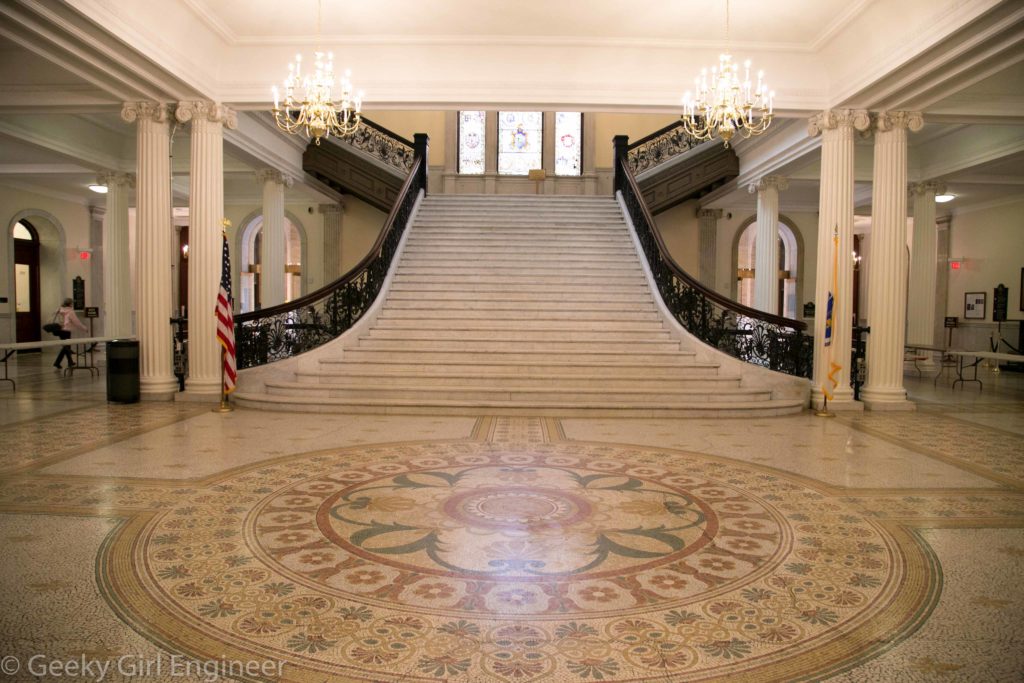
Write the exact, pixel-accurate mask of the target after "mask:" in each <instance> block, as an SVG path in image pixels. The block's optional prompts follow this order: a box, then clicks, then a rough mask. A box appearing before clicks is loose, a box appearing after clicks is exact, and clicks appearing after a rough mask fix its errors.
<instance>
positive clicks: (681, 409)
mask: <svg viewBox="0 0 1024 683" xmlns="http://www.w3.org/2000/svg"><path fill="white" fill-rule="evenodd" d="M232 396H233V401H234V402H235V403H236V404H238V405H239V406H242V407H245V408H256V409H259V410H276V411H284V412H318V413H348V414H373V413H376V414H379V413H384V414H389V415H465V416H470V417H475V416H479V415H480V414H481V413H486V414H488V415H513V416H515V415H524V416H537V417H546V416H550V417H592V418H593V417H630V418H659V417H660V418H710V417H716V418H717V417H724V418H728V417H734V418H744V419H749V418H752V417H772V416H778V415H791V414H794V413H800V412H802V411H803V410H804V405H803V403H804V401H803V400H801V399H792V400H788V399H776V400H771V401H732V402H730V403H708V402H703V401H689V402H682V401H680V402H676V403H672V404H664V405H657V404H634V405H629V404H609V403H605V402H601V401H592V402H588V401H578V402H575V403H572V404H567V403H541V402H537V401H471V402H466V401H443V400H438V399H424V400H398V399H368V398H364V397H361V398H357V399H339V398H323V397H310V396H281V395H275V394H264V393H248V392H241V391H239V392H235V393H234V394H233V395H232Z"/></svg>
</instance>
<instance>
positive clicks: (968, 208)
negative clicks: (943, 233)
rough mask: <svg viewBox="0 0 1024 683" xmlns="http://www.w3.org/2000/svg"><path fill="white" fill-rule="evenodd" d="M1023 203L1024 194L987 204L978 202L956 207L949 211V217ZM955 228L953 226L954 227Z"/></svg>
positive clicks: (1002, 198) (1001, 198)
mask: <svg viewBox="0 0 1024 683" xmlns="http://www.w3.org/2000/svg"><path fill="white" fill-rule="evenodd" d="M1021 202H1024V194H1019V195H1015V196H1011V197H1000V198H999V199H992V200H989V201H987V202H978V203H977V204H966V205H964V206H957V207H955V208H951V209H950V210H949V215H951V216H954V217H956V216H962V215H964V214H967V213H975V212H977V211H985V210H987V209H996V208H999V207H1000V206H1007V205H1009V204H1019V203H1021ZM954 227H955V225H954Z"/></svg>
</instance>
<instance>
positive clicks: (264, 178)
mask: <svg viewBox="0 0 1024 683" xmlns="http://www.w3.org/2000/svg"><path fill="white" fill-rule="evenodd" d="M256 181H257V182H259V183H261V184H263V183H267V182H271V183H277V184H278V185H284V186H285V187H291V186H292V182H293V180H292V177H291V176H290V175H288V174H287V173H282V172H281V171H278V170H277V169H276V168H261V169H259V170H258V171H256Z"/></svg>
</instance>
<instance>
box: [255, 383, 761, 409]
mask: <svg viewBox="0 0 1024 683" xmlns="http://www.w3.org/2000/svg"><path fill="white" fill-rule="evenodd" d="M267 391H268V392H269V393H271V394H276V395H282V396H308V397H318V398H368V399H399V400H408V399H413V400H416V399H418V400H428V401H438V400H440V401H460V400H461V401H521V402H534V403H540V404H543V403H555V404H563V405H565V404H569V405H571V404H574V403H577V402H586V403H587V404H594V403H598V404H609V403H625V404H650V403H674V402H680V401H699V402H701V403H725V404H728V403H732V402H734V401H767V400H770V399H771V391H770V390H764V389H739V388H725V387H720V388H716V389H711V390H709V389H701V388H694V389H673V390H667V389H665V390H658V391H652V390H647V389H639V390H627V389H615V390H609V389H605V388H601V387H596V388H585V387H570V388H563V387H490V386H486V385H477V386H465V387H442V386H437V385H434V384H430V383H427V384H420V385H412V384H410V385H405V386H396V387H384V386H375V385H363V386H361V387H343V386H335V385H332V384H309V383H305V382H280V381H272V382H267Z"/></svg>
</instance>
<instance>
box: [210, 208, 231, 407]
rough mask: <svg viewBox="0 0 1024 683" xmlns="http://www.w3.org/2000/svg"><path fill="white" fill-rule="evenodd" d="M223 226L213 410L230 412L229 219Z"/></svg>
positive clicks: (215, 315)
mask: <svg viewBox="0 0 1024 683" xmlns="http://www.w3.org/2000/svg"><path fill="white" fill-rule="evenodd" d="M221 226H222V228H223V232H222V239H223V250H222V258H221V277H220V289H219V290H218V292H217V303H216V305H215V306H214V311H213V315H214V317H215V318H216V319H217V341H218V342H219V343H220V405H219V406H218V407H217V408H216V409H215V410H214V412H218V413H230V412H231V411H232V410H234V407H232V406H231V404H230V403H229V402H228V394H230V393H231V392H232V391H234V390H235V383H236V379H237V377H236V370H235V319H234V311H233V310H232V309H233V305H232V301H231V254H230V252H229V250H228V235H227V229H228V228H230V227H231V221H229V220H228V219H227V218H225V219H224V220H223V221H221Z"/></svg>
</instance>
